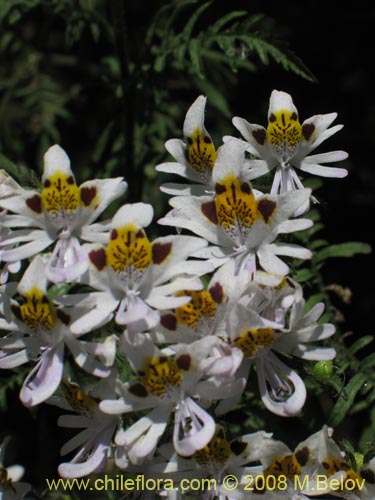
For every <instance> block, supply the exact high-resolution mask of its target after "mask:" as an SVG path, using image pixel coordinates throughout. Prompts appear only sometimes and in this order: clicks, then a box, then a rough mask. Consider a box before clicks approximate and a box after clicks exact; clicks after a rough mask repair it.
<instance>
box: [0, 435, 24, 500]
mask: <svg viewBox="0 0 375 500" xmlns="http://www.w3.org/2000/svg"><path fill="white" fill-rule="evenodd" d="M9 440H10V438H9V437H7V438H5V439H4V440H3V442H2V443H1V444H0V500H20V499H21V498H23V497H24V496H25V495H26V493H27V492H28V491H29V490H31V486H30V485H29V484H27V483H22V482H20V479H21V478H22V476H23V474H24V468H23V467H22V466H21V465H11V466H9V467H5V465H4V454H5V448H6V446H7V444H8V442H9Z"/></svg>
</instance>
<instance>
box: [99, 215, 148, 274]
mask: <svg viewBox="0 0 375 500" xmlns="http://www.w3.org/2000/svg"><path fill="white" fill-rule="evenodd" d="M106 255H107V263H108V265H110V266H111V267H112V269H113V270H114V271H115V272H117V273H121V272H123V271H124V270H126V269H129V268H131V269H133V270H134V271H138V272H140V273H143V272H144V271H145V270H146V269H147V268H148V267H149V265H150V264H151V262H152V246H151V243H150V241H149V240H148V238H147V236H146V234H145V233H144V231H143V230H142V229H140V228H137V227H136V226H135V225H134V224H127V225H125V226H123V227H120V228H116V229H112V231H111V235H110V241H109V243H108V247H107V250H106Z"/></svg>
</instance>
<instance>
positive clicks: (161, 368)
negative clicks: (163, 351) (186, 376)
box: [138, 356, 183, 397]
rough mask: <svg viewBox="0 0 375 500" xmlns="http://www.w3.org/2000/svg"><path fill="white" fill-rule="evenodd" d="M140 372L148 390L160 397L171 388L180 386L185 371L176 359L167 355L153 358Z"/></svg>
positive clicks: (144, 385)
mask: <svg viewBox="0 0 375 500" xmlns="http://www.w3.org/2000/svg"><path fill="white" fill-rule="evenodd" d="M138 373H139V375H140V376H141V382H142V385H143V387H144V388H145V389H146V391H147V392H148V393H149V394H153V395H154V396H158V397H164V396H166V394H167V392H168V390H169V389H173V388H178V387H179V386H180V385H181V383H182V380H183V373H182V371H181V369H180V368H179V366H178V364H177V363H176V361H174V360H172V359H169V358H167V357H166V356H159V357H155V358H152V359H151V360H150V361H149V362H148V364H147V365H146V367H145V369H144V370H143V371H140V372H138Z"/></svg>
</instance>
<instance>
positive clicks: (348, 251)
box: [313, 241, 371, 264]
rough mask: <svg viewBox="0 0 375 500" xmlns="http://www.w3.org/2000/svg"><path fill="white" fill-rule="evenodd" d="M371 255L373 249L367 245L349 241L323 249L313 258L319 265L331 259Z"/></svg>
mask: <svg viewBox="0 0 375 500" xmlns="http://www.w3.org/2000/svg"><path fill="white" fill-rule="evenodd" d="M369 253H371V247H370V245H368V244H367V243H361V242H358V241H348V242H346V243H339V244H337V245H330V246H328V247H325V248H323V250H320V251H319V252H317V253H316V254H315V255H314V256H313V260H314V262H315V263H316V264H318V263H320V262H322V261H324V260H326V259H328V258H330V257H353V256H354V255H357V254H369Z"/></svg>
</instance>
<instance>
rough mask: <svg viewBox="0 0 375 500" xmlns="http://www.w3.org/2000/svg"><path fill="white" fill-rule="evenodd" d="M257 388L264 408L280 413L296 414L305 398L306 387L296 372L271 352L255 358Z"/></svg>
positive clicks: (286, 415)
mask: <svg viewBox="0 0 375 500" xmlns="http://www.w3.org/2000/svg"><path fill="white" fill-rule="evenodd" d="M255 361H256V367H257V375H258V383H259V390H260V394H261V398H262V401H263V403H264V405H265V406H266V408H268V409H269V410H270V411H272V412H273V413H275V414H276V415H280V416H281V417H291V416H295V415H298V414H299V413H300V411H301V409H302V407H303V405H304V403H305V400H306V387H305V384H304V382H303V380H302V379H301V378H300V377H299V376H298V375H297V373H296V372H294V371H293V370H291V369H290V368H289V367H288V366H287V365H285V364H284V363H283V362H282V361H280V360H279V359H278V358H277V357H276V356H275V355H274V354H273V353H272V352H270V351H269V352H268V353H267V355H263V354H262V355H260V356H257V357H256V358H255Z"/></svg>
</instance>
